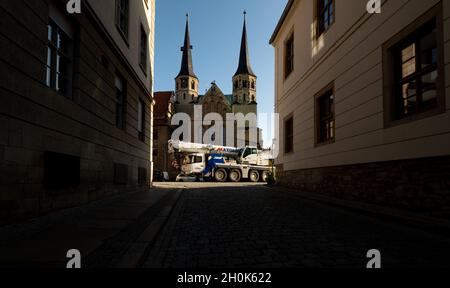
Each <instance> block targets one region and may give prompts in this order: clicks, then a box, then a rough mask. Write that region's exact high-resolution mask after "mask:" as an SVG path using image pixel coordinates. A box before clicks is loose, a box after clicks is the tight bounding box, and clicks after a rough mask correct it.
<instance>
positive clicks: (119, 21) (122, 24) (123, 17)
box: [116, 0, 130, 41]
mask: <svg viewBox="0 0 450 288" xmlns="http://www.w3.org/2000/svg"><path fill="white" fill-rule="evenodd" d="M129 8H130V3H129V1H128V0H116V26H117V28H118V29H119V31H120V33H121V35H122V36H123V37H124V38H125V40H127V41H128V23H129V22H128V21H129Z"/></svg>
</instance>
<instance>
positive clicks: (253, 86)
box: [252, 80, 255, 90]
mask: <svg viewBox="0 0 450 288" xmlns="http://www.w3.org/2000/svg"><path fill="white" fill-rule="evenodd" d="M252 89H253V90H255V80H252Z"/></svg>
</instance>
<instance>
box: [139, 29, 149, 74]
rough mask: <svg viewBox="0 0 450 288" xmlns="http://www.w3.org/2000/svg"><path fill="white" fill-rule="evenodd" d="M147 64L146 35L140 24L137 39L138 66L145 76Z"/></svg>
mask: <svg viewBox="0 0 450 288" xmlns="http://www.w3.org/2000/svg"><path fill="white" fill-rule="evenodd" d="M143 38H145V39H143ZM144 40H145V41H144ZM147 62H148V33H147V31H146V30H145V28H144V26H143V25H142V24H141V25H140V37H139V66H140V67H141V69H142V72H144V74H145V75H147V67H148V65H147Z"/></svg>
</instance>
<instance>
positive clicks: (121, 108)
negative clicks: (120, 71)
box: [115, 76, 126, 129]
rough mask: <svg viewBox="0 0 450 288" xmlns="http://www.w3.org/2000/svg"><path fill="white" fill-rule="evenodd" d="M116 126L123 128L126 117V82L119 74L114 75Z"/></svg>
mask: <svg viewBox="0 0 450 288" xmlns="http://www.w3.org/2000/svg"><path fill="white" fill-rule="evenodd" d="M115 86H116V127H117V128H120V129H125V119H126V82H125V80H123V79H122V77H120V76H116V81H115Z"/></svg>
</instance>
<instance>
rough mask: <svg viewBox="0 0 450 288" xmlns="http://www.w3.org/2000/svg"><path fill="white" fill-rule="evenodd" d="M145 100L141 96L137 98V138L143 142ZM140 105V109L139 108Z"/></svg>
mask: <svg viewBox="0 0 450 288" xmlns="http://www.w3.org/2000/svg"><path fill="white" fill-rule="evenodd" d="M145 106H146V105H145V101H144V100H142V99H141V98H139V99H138V125H137V126H138V127H137V128H138V138H139V140H141V141H142V142H145V128H146V127H145V126H146V125H145V113H146V110H147V109H146V107H145ZM139 107H140V109H141V110H140V109H139Z"/></svg>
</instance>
